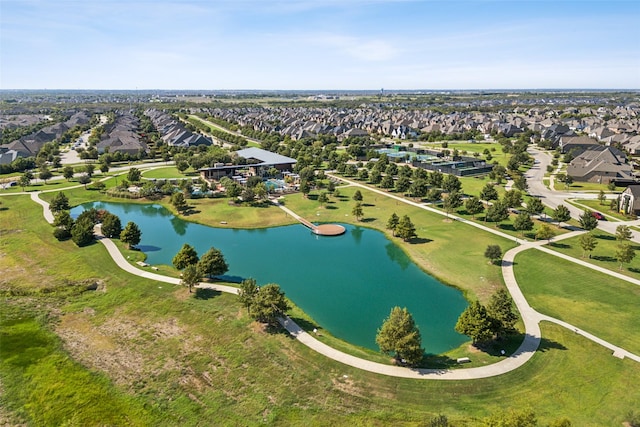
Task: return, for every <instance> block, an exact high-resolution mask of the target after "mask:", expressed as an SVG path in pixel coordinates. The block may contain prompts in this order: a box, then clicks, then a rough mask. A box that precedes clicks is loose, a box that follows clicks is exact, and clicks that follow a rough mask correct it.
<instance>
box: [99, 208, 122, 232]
mask: <svg viewBox="0 0 640 427" xmlns="http://www.w3.org/2000/svg"><path fill="white" fill-rule="evenodd" d="M121 233H122V223H121V222H120V218H118V215H114V214H112V213H111V212H107V213H105V214H104V216H103V217H102V235H103V236H105V237H120V234H121Z"/></svg>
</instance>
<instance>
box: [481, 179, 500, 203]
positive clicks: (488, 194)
mask: <svg viewBox="0 0 640 427" xmlns="http://www.w3.org/2000/svg"><path fill="white" fill-rule="evenodd" d="M480 199H482V200H486V201H491V200H498V190H496V188H495V186H494V185H493V184H491V183H488V184H487V185H485V186H484V187H483V188H482V190H481V191H480Z"/></svg>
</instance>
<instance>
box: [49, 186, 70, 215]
mask: <svg viewBox="0 0 640 427" xmlns="http://www.w3.org/2000/svg"><path fill="white" fill-rule="evenodd" d="M49 209H50V210H51V212H53V213H56V212H60V211H68V210H69V209H71V206H69V199H68V198H67V196H66V195H65V194H64V193H63V192H62V191H60V192H59V193H57V194H56V195H55V196H53V199H51V203H49Z"/></svg>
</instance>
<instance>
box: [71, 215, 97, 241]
mask: <svg viewBox="0 0 640 427" xmlns="http://www.w3.org/2000/svg"><path fill="white" fill-rule="evenodd" d="M94 225H95V224H94V223H93V222H92V221H91V220H90V219H89V218H87V217H85V218H83V219H80V218H78V220H77V221H76V222H75V223H74V224H73V227H72V228H71V240H73V243H75V244H76V245H78V246H80V247H82V246H86V245H88V244H89V243H91V242H92V241H93V227H94Z"/></svg>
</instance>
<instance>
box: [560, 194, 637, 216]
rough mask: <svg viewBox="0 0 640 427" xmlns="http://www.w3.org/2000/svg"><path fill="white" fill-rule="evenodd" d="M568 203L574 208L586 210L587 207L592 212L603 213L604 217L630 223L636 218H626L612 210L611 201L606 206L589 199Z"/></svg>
mask: <svg viewBox="0 0 640 427" xmlns="http://www.w3.org/2000/svg"><path fill="white" fill-rule="evenodd" d="M568 202H569V203H571V204H572V205H574V206H577V207H579V208H580V209H585V206H586V207H587V208H589V209H591V210H592V211H596V212H601V213H602V214H603V215H606V216H609V217H612V218H614V219H619V220H621V221H630V220H632V219H635V217H634V218H631V217H626V216H625V215H623V214H621V213H620V212H618V211H617V210H611V208H610V207H609V200H607V201H606V202H605V204H604V205H603V204H601V203H600V201H599V200H588V199H579V200H569V201H568Z"/></svg>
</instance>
